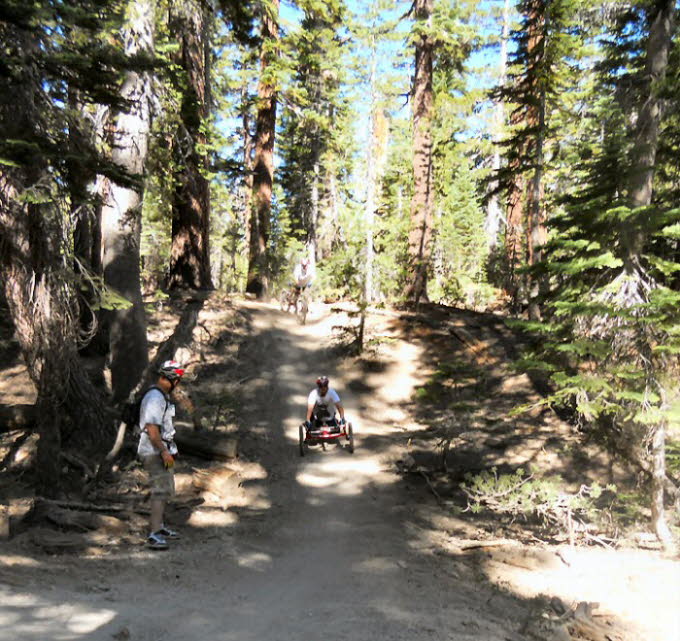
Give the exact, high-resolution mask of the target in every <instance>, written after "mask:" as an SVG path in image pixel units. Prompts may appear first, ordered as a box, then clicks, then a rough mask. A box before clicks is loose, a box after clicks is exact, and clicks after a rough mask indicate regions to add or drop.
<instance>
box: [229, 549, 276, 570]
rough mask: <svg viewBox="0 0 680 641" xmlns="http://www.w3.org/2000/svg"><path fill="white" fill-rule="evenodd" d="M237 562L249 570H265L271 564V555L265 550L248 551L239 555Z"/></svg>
mask: <svg viewBox="0 0 680 641" xmlns="http://www.w3.org/2000/svg"><path fill="white" fill-rule="evenodd" d="M237 563H238V565H240V566H241V567H242V568H248V569H249V570H265V569H267V568H268V567H269V566H270V565H271V564H272V557H271V556H269V554H266V553H265V552H250V553H248V554H243V555H241V557H239V559H238V561H237Z"/></svg>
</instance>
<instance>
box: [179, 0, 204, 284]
mask: <svg viewBox="0 0 680 641" xmlns="http://www.w3.org/2000/svg"><path fill="white" fill-rule="evenodd" d="M175 9H176V13H175V15H174V16H173V17H172V18H171V31H172V33H173V34H174V36H175V39H176V40H177V41H178V42H179V52H178V54H177V63H178V65H179V66H180V67H181V69H182V70H183V71H184V78H185V80H186V86H185V87H184V88H183V91H182V99H181V106H180V119H181V126H180V130H179V131H178V132H177V135H176V139H175V141H174V145H173V150H174V155H175V165H176V167H177V170H176V173H175V177H174V181H175V190H174V193H173V199H172V250H171V255H170V276H169V280H168V286H169V287H170V288H175V287H187V288H190V289H212V277H211V273H210V184H209V181H208V178H207V177H206V173H207V171H208V168H209V160H208V156H207V152H206V151H205V148H206V144H207V142H208V138H207V135H206V133H205V127H206V126H207V120H208V116H209V111H210V104H209V87H210V68H209V56H210V25H209V20H208V17H207V14H206V10H205V9H204V8H203V4H202V3H201V2H196V1H192V0H179V2H177V3H176V7H175Z"/></svg>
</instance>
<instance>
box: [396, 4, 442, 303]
mask: <svg viewBox="0 0 680 641" xmlns="http://www.w3.org/2000/svg"><path fill="white" fill-rule="evenodd" d="M432 6H433V0H416V1H415V3H414V13H415V17H416V20H417V21H418V22H419V23H421V24H424V25H427V26H428V27H430V28H431V21H432ZM433 58H434V43H433V40H432V36H431V35H430V34H428V32H427V29H425V31H424V33H422V34H421V35H419V36H418V39H417V41H416V56H415V78H414V82H413V91H412V109H413V175H414V191H413V198H412V200H411V226H410V231H409V237H408V261H409V263H408V272H407V278H406V286H405V288H404V292H403V297H404V299H405V300H407V301H409V302H412V303H414V304H417V303H418V302H419V301H420V300H421V299H422V300H427V277H428V269H429V265H430V251H431V247H430V245H431V238H432V208H433V203H434V193H433V177H432V173H433V172H432V131H431V128H432V115H433V114H432V111H433V100H434V99H433V91H432V74H433Z"/></svg>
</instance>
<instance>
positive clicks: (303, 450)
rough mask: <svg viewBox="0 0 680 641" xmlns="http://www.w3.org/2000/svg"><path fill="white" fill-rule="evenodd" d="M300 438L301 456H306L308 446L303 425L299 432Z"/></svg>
mask: <svg viewBox="0 0 680 641" xmlns="http://www.w3.org/2000/svg"><path fill="white" fill-rule="evenodd" d="M298 436H299V441H300V456H304V455H305V453H306V452H305V450H306V449H307V445H306V444H305V426H304V425H303V424H302V423H301V424H300V427H299V430H298Z"/></svg>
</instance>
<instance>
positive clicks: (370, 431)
mask: <svg viewBox="0 0 680 641" xmlns="http://www.w3.org/2000/svg"><path fill="white" fill-rule="evenodd" d="M246 307H247V308H248V309H247V313H248V314H249V315H250V318H251V320H252V335H251V337H250V338H249V339H248V340H247V341H246V342H245V343H244V344H243V345H242V346H241V348H240V350H239V352H240V357H241V363H242V366H243V367H244V368H245V370H244V373H245V374H246V376H244V379H243V380H244V383H243V385H242V387H241V399H242V404H241V406H240V407H239V409H238V413H239V416H238V419H239V422H240V423H241V425H242V426H244V427H245V429H244V430H242V442H241V453H242V455H241V459H240V461H239V463H238V464H237V466H236V467H237V469H238V470H239V479H240V486H239V487H238V488H234V498H233V500H229V501H228V502H227V503H226V504H222V505H219V506H215V505H212V506H204V507H199V508H197V509H196V510H194V511H193V513H192V514H191V515H190V517H188V519H185V522H184V523H183V527H182V534H183V539H182V540H181V541H179V542H177V543H175V544H174V545H173V546H172V548H171V549H170V550H169V551H167V552H160V553H159V552H156V553H154V552H151V551H148V550H146V549H145V548H144V547H143V546H141V545H140V546H139V547H137V548H133V549H121V550H119V551H116V552H112V553H110V554H107V555H104V556H98V555H89V556H88V555H82V556H74V557H70V556H58V557H53V556H48V555H40V554H36V553H35V551H29V550H27V549H26V548H25V547H22V546H20V545H19V544H16V543H14V542H12V541H10V542H8V543H5V544H2V546H1V547H0V641H17V640H21V641H28V640H35V641H38V640H40V641H43V640H45V639H50V640H54V641H66V640H75V639H78V640H80V639H87V640H92V641H98V640H102V641H103V640H110V639H118V640H125V639H132V640H139V641H141V640H146V641H151V640H154V641H155V640H164V641H175V640H182V641H188V640H191V641H231V640H233V641H248V640H251V639H252V640H258V641H293V640H310V641H312V640H315V639H324V640H325V641H340V640H344V639H351V640H369V639H381V640H390V641H397V640H400V639H404V640H406V639H408V640H409V641H425V640H437V641H445V640H450V641H463V640H467V639H469V640H473V639H474V640H476V641H520V640H529V639H535V638H540V637H539V636H537V635H539V634H540V633H539V632H538V631H537V630H538V629H539V628H538V627H537V625H535V622H536V621H539V622H540V620H541V618H542V617H543V615H544V613H545V611H546V603H547V600H548V599H549V598H550V597H552V596H559V597H561V598H562V599H563V600H564V601H565V602H566V603H572V602H578V601H590V602H597V603H599V608H598V610H597V612H598V613H600V614H602V616H603V617H605V618H606V620H607V621H608V622H609V623H608V624H610V625H611V629H612V637H611V639H612V640H614V639H623V640H625V641H673V640H674V639H680V621H679V620H678V617H679V613H680V608H678V605H680V603H679V602H678V599H679V598H680V563H678V561H677V560H668V559H663V558H661V557H660V556H659V555H658V554H656V553H647V552H641V551H631V552H621V551H616V552H615V551H609V550H596V549H588V550H570V549H568V548H565V549H561V550H557V549H554V550H549V551H545V554H543V555H541V554H533V555H529V554H527V551H526V548H525V547H522V546H517V547H513V546H509V547H508V546H505V547H503V548H502V549H503V550H504V551H505V552H504V553H505V556H503V554H500V553H499V551H498V550H496V549H495V548H490V549H486V548H481V549H480V548H474V547H471V548H468V547H466V545H465V544H464V542H468V541H473V540H477V539H479V538H480V535H481V534H483V533H480V532H479V531H478V530H477V529H476V528H475V526H474V525H471V524H470V523H469V522H467V521H465V520H463V519H457V518H454V517H453V516H451V515H450V514H449V513H448V512H447V511H446V510H444V509H442V508H441V507H440V506H439V505H438V504H437V503H436V501H435V500H434V497H433V495H432V494H431V493H430V492H429V491H428V489H427V487H426V486H425V485H424V483H422V482H416V481H415V480H414V482H405V481H404V478H403V476H402V475H400V474H398V472H397V466H395V461H396V460H398V459H399V458H400V457H402V456H403V454H404V443H405V441H406V439H407V438H408V434H409V432H410V431H412V430H417V429H419V427H420V426H418V425H417V424H416V423H415V422H414V421H413V419H412V417H411V416H410V415H409V413H408V411H407V410H406V409H405V408H404V405H403V404H402V403H401V402H400V401H401V400H406V399H408V398H410V396H411V394H412V392H413V389H414V387H415V386H417V385H418V384H420V383H422V380H421V378H420V376H421V375H422V371H421V370H422V368H420V367H419V365H418V364H419V358H420V354H419V348H418V346H417V344H411V343H407V342H403V341H399V340H394V341H392V342H391V343H390V346H389V359H388V361H387V363H386V365H385V367H384V368H382V369H381V370H380V371H379V372H375V373H372V374H369V375H366V376H364V375H362V376H361V377H358V375H357V373H356V372H355V371H354V370H353V369H352V367H351V363H348V362H335V360H334V356H333V354H334V351H333V350H332V348H331V347H332V346H331V342H330V337H331V334H332V328H333V326H334V325H338V324H342V323H343V322H346V319H344V318H343V317H342V315H337V314H335V315H330V314H329V313H328V310H327V309H326V308H321V307H320V306H316V307H315V308H313V309H312V314H311V315H310V319H309V322H308V324H307V325H306V326H303V327H301V326H299V325H297V324H296V323H295V321H294V319H293V318H292V317H291V316H286V315H283V314H282V313H281V312H280V311H278V310H276V309H275V308H273V307H269V306H265V305H258V304H254V303H250V304H246ZM319 373H326V374H328V375H329V376H330V377H331V381H332V384H333V385H334V386H336V387H337V389H338V391H339V392H340V394H341V396H342V399H343V402H344V403H345V406H346V408H347V413H348V415H349V417H350V419H351V420H352V422H353V424H354V428H355V432H356V436H357V440H356V451H355V453H354V454H350V453H349V452H348V451H347V450H346V449H343V448H340V447H338V448H335V447H333V448H329V449H328V450H327V451H321V450H320V449H319V448H316V449H313V450H312V451H310V453H309V455H308V456H306V457H304V458H301V457H300V456H299V454H298V450H297V429H298V425H299V423H300V420H301V418H302V413H303V411H304V409H303V408H304V404H305V399H306V396H307V393H308V391H309V389H310V387H311V382H312V381H313V380H314V378H315V377H316V376H317V375H318V374H319ZM358 378H360V379H361V380H360V381H359V382H361V383H363V385H360V384H358ZM180 471H182V468H181V466H180ZM520 547H521V549H520ZM508 549H509V550H510V552H508ZM508 554H509V555H510V556H508ZM510 557H512V558H510ZM518 558H519V559H523V562H521V563H518V562H517V559H518ZM532 634H533V635H534V636H531V635H532ZM616 635H618V636H616ZM543 638H546V639H548V638H551V637H550V636H549V635H548V633H546V635H545V636H544V637H543ZM553 638H556V637H553ZM603 641H604V638H603Z"/></svg>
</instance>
